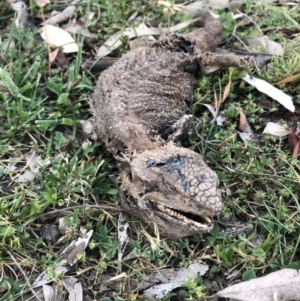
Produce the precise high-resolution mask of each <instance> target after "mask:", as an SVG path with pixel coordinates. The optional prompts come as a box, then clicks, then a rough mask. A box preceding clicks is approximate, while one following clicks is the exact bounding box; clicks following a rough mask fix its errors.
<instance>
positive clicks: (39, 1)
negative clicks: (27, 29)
mask: <svg viewBox="0 0 300 301" xmlns="http://www.w3.org/2000/svg"><path fill="white" fill-rule="evenodd" d="M35 3H36V4H37V6H39V7H44V6H45V5H47V4H49V3H50V0H35Z"/></svg>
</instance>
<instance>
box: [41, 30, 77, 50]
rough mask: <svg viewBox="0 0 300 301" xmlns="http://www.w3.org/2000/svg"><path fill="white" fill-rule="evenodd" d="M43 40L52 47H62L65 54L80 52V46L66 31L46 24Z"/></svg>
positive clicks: (42, 34)
mask: <svg viewBox="0 0 300 301" xmlns="http://www.w3.org/2000/svg"><path fill="white" fill-rule="evenodd" d="M41 36H42V38H43V39H44V40H45V41H46V42H47V43H49V44H50V45H52V46H55V47H62V48H63V52H64V53H70V52H78V45H77V44H76V42H75V40H74V39H73V38H72V36H71V35H70V34H69V33H68V32H66V31H65V30H63V29H61V28H59V27H56V26H53V25H50V24H46V25H44V26H43V27H42V33H41Z"/></svg>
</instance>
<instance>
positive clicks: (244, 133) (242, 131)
mask: <svg viewBox="0 0 300 301" xmlns="http://www.w3.org/2000/svg"><path fill="white" fill-rule="evenodd" d="M235 109H236V110H238V111H239V112H240V122H239V136H240V138H241V139H242V140H243V141H250V140H251V139H252V138H253V133H254V132H253V130H252V128H251V126H250V124H249V122H248V120H247V117H246V115H245V113H244V111H243V109H242V108H241V107H237V106H236V107H235Z"/></svg>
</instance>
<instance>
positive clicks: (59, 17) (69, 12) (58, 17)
mask: <svg viewBox="0 0 300 301" xmlns="http://www.w3.org/2000/svg"><path fill="white" fill-rule="evenodd" d="M79 1H80V0H74V1H72V4H76V3H77V2H79ZM75 9H76V6H75V5H70V6H68V7H66V8H65V9H64V10H63V11H61V12H58V13H57V14H55V15H54V16H51V17H50V18H49V19H48V20H46V21H45V24H59V23H62V22H64V21H66V20H69V19H70V18H71V17H72V16H73V14H74V12H75Z"/></svg>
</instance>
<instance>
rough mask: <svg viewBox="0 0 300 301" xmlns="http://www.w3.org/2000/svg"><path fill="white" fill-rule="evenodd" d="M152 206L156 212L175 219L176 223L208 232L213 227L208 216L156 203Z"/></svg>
mask: <svg viewBox="0 0 300 301" xmlns="http://www.w3.org/2000/svg"><path fill="white" fill-rule="evenodd" d="M152 204H153V205H154V206H155V207H156V210H157V211H158V212H161V213H163V214H166V215H168V217H171V218H172V219H175V220H177V221H178V222H181V223H186V224H189V225H193V226H195V227H197V228H199V229H201V231H205V230H207V231H210V230H211V229H212V227H213V224H212V221H211V219H210V218H209V217H208V216H200V215H195V214H192V213H188V212H184V211H179V210H175V209H171V208H168V207H166V206H164V205H161V204H157V203H152Z"/></svg>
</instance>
